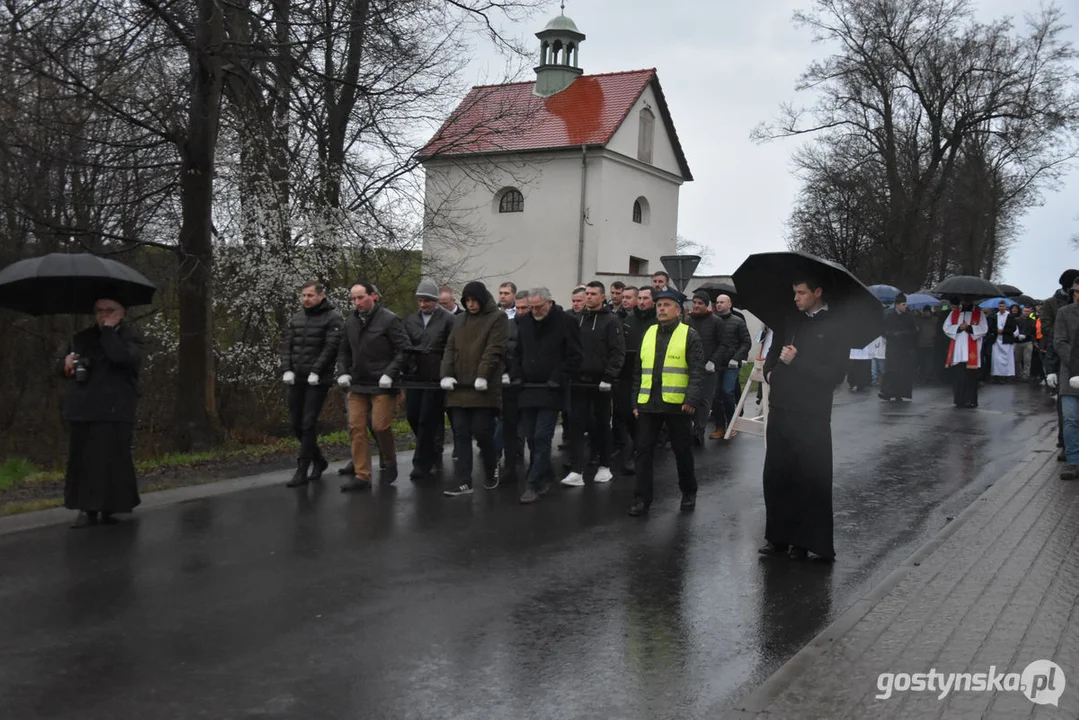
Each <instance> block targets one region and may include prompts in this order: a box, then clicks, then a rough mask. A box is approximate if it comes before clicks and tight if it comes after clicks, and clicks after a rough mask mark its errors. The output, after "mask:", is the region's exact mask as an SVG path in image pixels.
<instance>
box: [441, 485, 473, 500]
mask: <svg viewBox="0 0 1079 720" xmlns="http://www.w3.org/2000/svg"><path fill="white" fill-rule="evenodd" d="M442 494H443V495H445V496H446V497H458V496H460V495H471V494H472V486H471V485H458V486H457V487H455V488H450V489H449V490H443V491H442Z"/></svg>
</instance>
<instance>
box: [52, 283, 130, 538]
mask: <svg viewBox="0 0 1079 720" xmlns="http://www.w3.org/2000/svg"><path fill="white" fill-rule="evenodd" d="M94 317H95V319H96V320H97V323H96V324H95V325H94V326H93V327H90V328H87V329H86V330H83V331H82V332H80V333H78V334H77V335H75V337H74V338H73V339H72V342H71V346H70V348H69V351H68V354H67V356H66V357H65V358H64V361H63V367H62V372H63V374H64V376H65V377H66V378H67V385H68V401H67V407H66V411H65V419H66V420H67V422H68V424H69V425H70V427H71V444H70V448H69V450H68V459H67V475H66V477H65V485H64V506H65V507H67V508H70V509H72V510H79V511H80V513H79V516H78V518H76V520H75V524H74V525H72V527H73V528H81V527H87V526H89V525H97V524H98V523H101V524H106V525H111V524H113V523H115V522H116V519H115V518H114V517H113V513H121V512H131V511H132V510H133V509H134V508H135V507H136V506H137V505H138V504H139V489H138V484H137V482H136V479H135V462H134V460H133V458H132V456H131V440H132V434H133V430H134V427H135V407H136V404H137V402H138V379H139V366H140V365H141V364H142V357H143V351H142V338H141V337H140V336H139V333H138V331H137V330H136V329H135V326H134V325H131V324H130V323H127V322H124V308H123V306H122V305H121V304H120V303H118V302H116V301H115V300H110V299H105V298H103V299H100V300H98V301H97V302H95V303H94Z"/></svg>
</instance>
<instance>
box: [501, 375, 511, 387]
mask: <svg viewBox="0 0 1079 720" xmlns="http://www.w3.org/2000/svg"><path fill="white" fill-rule="evenodd" d="M512 382H513V381H512V380H510V374H509V373H502V384H503V385H509V384H511V383H512Z"/></svg>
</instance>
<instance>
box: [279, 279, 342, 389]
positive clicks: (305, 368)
mask: <svg viewBox="0 0 1079 720" xmlns="http://www.w3.org/2000/svg"><path fill="white" fill-rule="evenodd" d="M344 327H345V320H344V318H342V317H341V313H339V312H337V310H336V309H335V308H334V306H333V305H331V304H330V301H329V300H326V299H325V298H323V300H322V302H320V303H319V304H318V305H316V306H315V307H313V308H311V309H310V310H308V309H307V308H304V309H302V310H300V311H299V312H298V313H296V314H295V315H293V316H292V320H290V321H289V324H288V329H287V330H286V331H285V339H284V341H283V342H282V343H281V370H282V371H285V370H291V371H292V372H294V373H296V375H297V378H296V382H302V383H306V382H307V376H308V375H309V374H311V373H315V374H317V375H318V378H319V384H320V385H329V384H331V383H332V382H333V367H334V362H335V361H336V360H337V353H338V350H339V349H340V347H341V336H342V335H343V334H344Z"/></svg>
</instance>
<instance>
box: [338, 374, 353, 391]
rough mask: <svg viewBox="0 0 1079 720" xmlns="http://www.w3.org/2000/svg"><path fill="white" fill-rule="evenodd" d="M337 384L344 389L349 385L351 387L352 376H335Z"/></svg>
mask: <svg viewBox="0 0 1079 720" xmlns="http://www.w3.org/2000/svg"><path fill="white" fill-rule="evenodd" d="M337 384H338V385H340V386H341V387H343V388H344V389H345V390H348V389H349V388H350V387H352V376H351V375H342V376H341V377H339V378H337Z"/></svg>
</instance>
